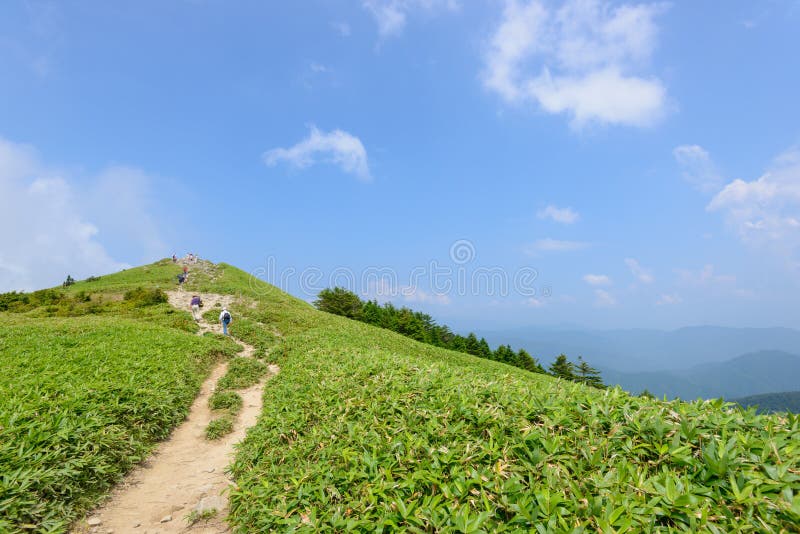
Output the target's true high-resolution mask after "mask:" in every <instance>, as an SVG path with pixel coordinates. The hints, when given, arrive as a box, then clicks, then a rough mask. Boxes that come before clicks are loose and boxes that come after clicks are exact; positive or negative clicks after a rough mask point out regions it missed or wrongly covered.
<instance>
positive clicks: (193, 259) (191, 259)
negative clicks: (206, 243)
mask: <svg viewBox="0 0 800 534" xmlns="http://www.w3.org/2000/svg"><path fill="white" fill-rule="evenodd" d="M199 259H200V256H198V255H197V254H194V253H192V252H190V253H188V254H187V255H186V257H184V258H181V261H182V262H183V272H182V273H181V274H179V275H178V277H177V278H178V285H179V286H183V284H184V282H186V281H188V280H189V265H187V264H189V263H197V260H199ZM172 263H178V256H176V255H175V254H173V255H172Z"/></svg>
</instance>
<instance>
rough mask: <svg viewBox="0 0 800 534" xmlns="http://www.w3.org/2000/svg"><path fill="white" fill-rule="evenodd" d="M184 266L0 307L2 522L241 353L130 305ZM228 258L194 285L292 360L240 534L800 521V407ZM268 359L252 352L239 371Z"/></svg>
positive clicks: (239, 459) (22, 518)
mask: <svg viewBox="0 0 800 534" xmlns="http://www.w3.org/2000/svg"><path fill="white" fill-rule="evenodd" d="M174 270H175V268H174V266H171V265H168V264H164V263H163V262H160V263H158V264H154V265H150V266H145V267H142V268H138V269H131V270H128V271H125V272H123V273H119V274H118V275H108V276H103V277H102V278H101V279H100V280H97V281H94V282H91V283H86V282H76V283H75V284H74V285H72V286H70V287H69V288H66V289H58V290H57V292H58V293H60V294H63V295H64V298H67V297H68V298H69V299H77V297H78V295H79V293H80V292H81V291H83V292H84V293H85V294H86V295H88V296H89V297H90V301H91V302H93V303H95V302H96V303H99V306H100V311H99V312H98V314H97V315H96V316H89V315H82V316H80V317H64V318H59V317H53V316H51V315H44V314H46V313H50V312H46V311H45V310H44V308H46V307H47V306H50V305H49V304H48V305H43V306H39V307H36V308H27V311H19V312H14V313H11V312H6V313H3V314H0V320H3V321H4V324H11V325H12V327H13V328H12V329H11V330H12V333H11V334H8V333H7V332H6V330H3V331H0V340H2V341H0V342H2V343H3V345H2V346H1V347H0V355H2V356H1V357H2V358H3V362H2V363H3V365H4V367H3V368H4V369H6V362H12V367H9V369H10V371H9V372H7V373H4V376H3V377H2V378H0V405H2V406H0V407H2V411H0V413H2V414H3V417H6V416H5V414H6V413H9V414H12V415H10V416H8V417H6V418H5V419H3V420H2V423H0V424H2V429H0V472H2V473H3V477H0V495H2V497H1V498H0V530H4V529H5V530H8V531H11V532H22V531H48V530H50V531H58V530H59V529H61V527H60V526H61V525H64V524H65V521H67V520H68V519H69V518H70V517H74V516H75V513H76V510H80V509H85V507H86V506H87V505H88V504H89V502H90V501H92V500H93V498H94V497H93V495H98V494H99V493H101V492H102V491H103V490H104V489H105V488H107V487H108V485H109V484H110V483H111V482H112V481H113V480H115V479H118V477H119V475H120V474H121V472H122V471H124V470H125V469H127V467H128V466H129V465H131V464H132V462H134V461H135V459H137V458H141V457H142V456H143V455H144V454H145V453H146V451H147V448H148V445H147V444H148V443H151V441H150V440H153V439H158V436H163V435H165V433H166V432H168V431H169V428H170V426H171V425H174V424H175V422H176V421H177V420H179V419H180V417H181V415H180V414H181V413H182V412H181V411H182V410H185V409H186V407H187V406H188V405H189V403H190V402H191V399H192V397H193V395H194V393H195V392H196V386H197V384H199V380H201V377H202V375H203V373H204V372H206V370H207V369H208V368H209V365H210V362H211V361H213V359H214V358H215V357H216V356H215V354H216V353H217V352H219V351H223V352H226V353H230V352H232V351H234V350H235V348H233V349H232V348H231V345H233V344H232V343H231V342H229V341H228V340H225V339H223V340H220V339H218V337H217V336H202V337H201V336H191V335H188V333H185V332H184V331H183V327H182V326H181V325H183V322H182V321H183V320H184V319H186V318H187V317H188V315H189V314H188V312H176V313H174V314H168V313H167V309H166V307H167V305H166V304H153V305H148V306H144V307H129V306H128V305H126V303H125V301H124V298H123V297H124V293H125V292H126V291H130V290H132V289H136V288H137V287H142V288H145V289H149V288H161V289H164V288H167V287H171V286H174V279H173V276H174V273H173V271H174ZM212 274H213V276H212V275H209V276H204V275H202V274H195V273H193V274H192V276H191V277H190V281H189V282H188V284H189V286H188V287H189V288H190V290H191V291H200V292H204V291H210V292H211V291H213V292H216V293H225V294H228V295H231V296H232V300H233V304H234V305H233V306H232V312H233V313H234V315H235V322H234V328H235V327H236V325H237V324H238V325H242V324H247V325H248V327H247V328H242V329H241V332H239V331H236V334H235V335H237V336H239V337H241V339H243V340H244V341H246V342H248V343H250V344H252V345H254V346H260V347H262V348H263V351H264V354H265V355H266V358H267V359H268V360H269V361H272V362H275V363H278V364H280V366H281V372H280V373H279V374H278V375H276V376H275V377H273V378H272V379H271V380H270V381H269V382H268V383H267V385H266V387H265V390H264V409H263V412H262V414H261V418H260V419H259V422H258V424H257V425H256V426H255V427H254V428H253V429H251V431H250V432H249V433H248V435H247V438H246V439H245V441H244V442H243V443H242V445H241V446H240V447H239V448H238V451H237V456H236V460H235V463H234V465H233V468H232V475H233V477H234V479H235V482H236V489H235V490H233V491H232V493H231V510H230V515H229V519H228V520H229V521H230V522H231V523H232V524H233V526H234V527H235V528H238V529H240V530H242V531H245V532H268V531H288V530H298V531H306V532H314V531H320V530H333V531H347V530H361V531H370V532H371V531H390V530H406V531H411V532H504V531H509V532H511V531H533V532H596V531H603V532H717V533H727V532H796V530H797V524H800V467H799V466H800V417H797V416H794V415H791V414H788V415H772V416H767V415H758V414H756V413H755V411H754V410H749V411H747V410H742V409H741V408H739V407H738V406H737V405H733V404H725V403H723V402H722V401H715V402H695V403H684V402H679V401H672V402H667V401H659V400H656V399H651V398H648V397H646V396H631V395H629V394H628V393H626V392H624V391H622V390H620V389H619V388H613V389H598V388H594V387H588V386H587V385H585V384H581V383H578V382H574V381H571V380H562V379H556V378H554V377H552V376H548V375H546V374H542V373H534V372H529V371H526V370H524V369H519V368H516V367H513V366H510V365H507V364H506V363H502V362H499V361H493V360H491V359H486V358H475V357H473V356H471V355H468V354H465V353H463V352H458V351H452V350H447V349H445V348H441V347H436V346H434V345H432V344H428V343H420V342H417V341H415V340H413V339H411V338H410V337H407V336H405V335H399V334H398V333H395V332H393V331H390V330H388V329H382V328H376V327H374V326H371V325H369V324H365V323H364V322H361V321H353V320H350V319H348V318H345V317H341V316H337V315H332V314H328V313H321V312H319V311H317V310H315V309H314V308H313V307H311V306H309V305H308V304H307V303H304V302H302V301H299V300H298V299H295V298H293V297H291V296H289V295H286V294H285V293H283V292H281V291H279V290H278V289H276V288H274V287H272V286H269V285H267V284H263V283H261V282H259V281H257V280H254V279H252V278H250V277H249V276H248V275H247V274H246V273H244V272H242V271H239V270H238V269H235V268H233V267H231V266H229V265H225V264H219V265H217V266H216V267H215V270H214V272H213V273H212ZM111 295H118V296H119V297H118V300H113V299H111ZM11 300H13V301H14V302H17V300H16V297H14V298H12V299H11ZM0 302H5V301H4V300H3V298H1V297H0ZM70 302H72V303H73V304H74V305H75V309H78V308H79V307H80V306H82V304H80V303H79V302H77V301H75V302H73V301H72V300H70ZM14 306H16V304H14ZM25 306H28V305H25ZM54 306H56V308H57V309H61V306H62V304H54ZM63 306H64V308H67V307H68V305H67V304H64V305H63ZM217 313H218V312H217ZM173 316H174V318H173ZM154 318H156V319H157V320H156V321H153V319H154ZM188 321H191V319H190V318H189V319H188ZM173 322H174V323H175V326H173ZM31 325H35V326H36V327H37V328H38V329H39V330H35V331H32V330H33V328H32V327H31ZM190 326H194V325H190ZM195 328H196V327H195ZM48 332H50V333H48ZM42 340H45V341H46V342H43V341H42ZM478 341H479V340H478ZM183 343H186V344H188V345H187V348H186V349H187V350H181V348H180V347H182V346H181V345H180V344H183ZM64 344H66V345H65V346H62V345H64ZM39 347H41V348H39ZM87 347H90V348H91V350H87ZM117 347H121V350H117ZM112 348H113V350H112ZM153 348H155V351H156V352H157V354H158V355H159V357H158V358H155V359H156V360H157V361H152V360H150V359H149V358H150V354H151V352H152V350H151V349H153ZM118 354H119V356H118ZM65 355H66V356H65ZM98 355H101V356H99V357H98ZM78 357H80V358H81V359H80V360H79V363H78V362H75V361H74V359H75V358H78ZM237 360H238V358H235V359H234V360H233V362H236V361H237ZM70 362H73V363H70ZM233 362H232V368H238V366H239V365H240V364H239V363H236V364H235V365H233ZM256 363H261V365H265V364H264V363H263V362H256ZM246 365H248V366H249V365H250V364H246ZM154 368H155V371H154V370H153V369H154ZM572 370H573V372H574V370H575V368H574V367H573V368H572ZM251 371H252V373H251ZM262 372H264V369H263V368H259V369H255V368H247V369H242V370H241V372H239V371H237V372H236V376H235V378H233V377H234V375H231V376H232V378H231V379H230V382H231V384H230V385H229V386H227V387H230V388H233V387H235V386H238V385H239V384H246V383H248V382H249V383H252V381H253V380H256V381H257V380H259V379H260V376H261V375H258V378H254V376H255V375H257V374H258V373H262ZM245 378H246V379H245ZM240 379H242V381H241V382H239V380H240ZM39 382H41V384H40V383H39ZM77 384H80V388H78V385H77ZM243 387H246V386H243ZM9 398H10V399H12V400H11V401H9V400H7V399H9ZM100 401H102V402H100ZM13 414H16V415H13ZM42 414H44V415H45V417H42ZM74 414H80V416H79V417H78V416H75V415H74ZM223 417H227V415H226V416H223ZM79 425H88V426H87V427H86V428H84V427H83V426H79ZM116 432H119V435H120V436H124V438H125V439H124V440H123V439H120V440H119V441H116V437H115V436H117V434H116ZM107 434H108V435H107ZM20 440H22V441H20ZM106 440H110V441H111V443H110V444H107V442H106ZM20 442H22V443H26V445H24V446H22V447H20V446H19V445H18V443H20ZM123 442H124V443H125V444H126V445H125V446H124V447H123V446H122V445H119V446H118V444H121V443H123ZM9 443H13V444H15V445H13V446H12V445H7V444H9ZM6 473H11V475H6ZM97 479H101V480H102V483H96V480H97ZM2 521H5V523H2Z"/></svg>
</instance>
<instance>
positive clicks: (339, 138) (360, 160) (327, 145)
mask: <svg viewBox="0 0 800 534" xmlns="http://www.w3.org/2000/svg"><path fill="white" fill-rule="evenodd" d="M281 161H285V162H287V163H289V164H290V165H292V166H294V167H297V168H298V169H305V168H307V167H310V166H312V165H315V164H316V163H318V162H324V163H332V164H334V165H337V166H338V167H339V168H340V169H342V171H344V172H346V173H348V174H352V175H354V176H356V177H357V178H358V179H359V180H362V181H364V182H369V181H371V180H372V175H371V174H370V171H369V164H368V162H367V151H366V149H365V148H364V145H363V144H362V143H361V140H360V139H359V138H358V137H355V136H353V135H351V134H349V133H347V132H344V131H342V130H333V131H331V132H327V133H326V132H322V131H320V130H319V129H317V128H316V127H315V126H313V125H312V126H311V131H310V133H309V135H308V137H307V138H305V139H304V140H302V141H300V142H299V143H297V144H296V145H294V146H291V147H289V148H274V149H272V150H269V151H267V152H265V153H264V162H265V163H266V164H267V165H269V166H274V165H277V164H278V163H279V162H281Z"/></svg>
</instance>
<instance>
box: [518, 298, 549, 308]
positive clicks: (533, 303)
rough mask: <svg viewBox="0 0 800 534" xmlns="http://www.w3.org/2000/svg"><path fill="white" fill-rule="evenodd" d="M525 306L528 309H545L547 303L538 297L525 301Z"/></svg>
mask: <svg viewBox="0 0 800 534" xmlns="http://www.w3.org/2000/svg"><path fill="white" fill-rule="evenodd" d="M523 304H524V305H525V306H527V307H528V308H543V307H544V306H545V304H546V302H545V301H544V300H543V299H540V298H537V297H528V298H526V299H525V300H524V301H523Z"/></svg>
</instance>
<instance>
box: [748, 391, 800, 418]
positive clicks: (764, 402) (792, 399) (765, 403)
mask: <svg viewBox="0 0 800 534" xmlns="http://www.w3.org/2000/svg"><path fill="white" fill-rule="evenodd" d="M732 400H733V401H734V402H738V403H739V404H741V405H742V406H745V407H749V406H758V411H759V412H760V413H774V412H792V413H800V391H784V392H781V393H765V394H764V395H752V396H750V397H742V398H741V399H732Z"/></svg>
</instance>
